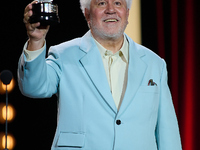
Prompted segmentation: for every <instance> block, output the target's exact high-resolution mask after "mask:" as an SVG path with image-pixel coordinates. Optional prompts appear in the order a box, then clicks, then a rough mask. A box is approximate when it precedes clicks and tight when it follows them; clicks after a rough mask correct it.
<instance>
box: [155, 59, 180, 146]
mask: <svg viewBox="0 0 200 150" xmlns="http://www.w3.org/2000/svg"><path fill="white" fill-rule="evenodd" d="M167 80H168V79H167V69H166V63H165V62H164V63H163V71H162V75H161V81H160V82H161V86H160V92H161V93H160V102H159V110H158V120H157V127H156V138H157V145H158V150H182V148H181V140H180V134H179V128H178V122H177V118H176V114H175V110H174V106H173V102H172V97H171V93H170V90H169V87H168V83H167V82H168V81H167Z"/></svg>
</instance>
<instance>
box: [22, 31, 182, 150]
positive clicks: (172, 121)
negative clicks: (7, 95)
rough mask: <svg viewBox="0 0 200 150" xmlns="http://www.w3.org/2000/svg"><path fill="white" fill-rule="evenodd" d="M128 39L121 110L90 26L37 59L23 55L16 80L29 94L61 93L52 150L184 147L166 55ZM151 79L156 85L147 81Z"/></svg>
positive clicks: (24, 91) (40, 96) (120, 149)
mask: <svg viewBox="0 0 200 150" xmlns="http://www.w3.org/2000/svg"><path fill="white" fill-rule="evenodd" d="M126 37H127V39H128V42H129V67H128V83H127V88H126V93H125V95H124V99H123V102H122V104H121V107H120V110H119V111H118V110H117V108H116V106H115V103H114V100H113V98H112V95H111V92H110V88H109V84H108V81H107V78H106V74H105V70H104V66H103V62H102V59H101V56H100V53H99V50H98V48H97V46H96V45H95V42H94V39H93V38H92V37H91V33H90V31H89V32H88V33H86V34H85V35H84V36H83V37H82V38H77V39H74V40H72V41H68V42H65V43H62V44H60V45H57V46H53V47H51V48H50V50H49V55H48V58H47V59H46V60H45V51H44V52H43V53H42V54H40V55H39V56H38V57H37V58H36V59H34V60H33V61H30V62H27V61H26V57H25V56H24V55H22V56H21V58H20V61H19V69H18V75H19V77H18V81H19V87H20V90H21V92H22V93H23V94H24V95H26V96H29V97H33V98H44V97H51V96H52V95H53V94H57V95H58V125H57V129H56V133H55V137H54V141H53V144H52V150H75V149H77V150H181V142H180V135H179V129H178V123H177V119H176V115H175V111H174V107H173V103H172V98H171V95H170V91H169V88H168V85H167V70H166V64H165V62H164V60H162V59H161V58H160V57H158V56H157V55H156V54H155V53H153V52H152V51H150V50H149V49H147V48H145V47H143V46H141V45H139V44H136V43H135V42H133V40H132V39H130V38H129V37H128V36H127V35H126ZM150 79H153V81H154V82H155V83H156V84H157V86H156V85H155V86H148V82H149V80H150Z"/></svg>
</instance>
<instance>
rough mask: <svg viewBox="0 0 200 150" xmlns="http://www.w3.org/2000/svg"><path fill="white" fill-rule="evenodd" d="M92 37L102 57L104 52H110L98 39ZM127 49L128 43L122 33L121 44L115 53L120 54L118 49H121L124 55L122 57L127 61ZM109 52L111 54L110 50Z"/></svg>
mask: <svg viewBox="0 0 200 150" xmlns="http://www.w3.org/2000/svg"><path fill="white" fill-rule="evenodd" d="M93 39H94V41H95V43H96V45H97V47H98V49H99V52H100V54H101V56H102V58H103V57H104V56H105V54H106V53H110V52H111V51H110V50H107V49H105V48H104V47H103V46H102V45H101V44H100V43H99V42H98V41H96V40H95V38H94V37H93ZM128 50H129V43H128V40H127V38H126V36H125V35H124V41H123V45H122V47H121V49H120V50H119V51H118V52H117V53H118V54H120V51H121V53H122V54H123V56H124V58H125V59H126V61H127V62H128V59H129V58H128ZM109 51H110V52H109ZM111 54H112V52H111Z"/></svg>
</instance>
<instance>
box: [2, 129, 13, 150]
mask: <svg viewBox="0 0 200 150" xmlns="http://www.w3.org/2000/svg"><path fill="white" fill-rule="evenodd" d="M7 140H8V141H7V148H8V149H9V150H12V149H14V147H15V138H14V137H13V136H12V135H10V134H8V136H7ZM5 141H6V136H5V134H3V133H1V134H0V149H5Z"/></svg>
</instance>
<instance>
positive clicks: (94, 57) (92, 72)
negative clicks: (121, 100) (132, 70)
mask: <svg viewBox="0 0 200 150" xmlns="http://www.w3.org/2000/svg"><path fill="white" fill-rule="evenodd" d="M80 49H81V50H83V51H84V52H86V54H85V56H83V57H82V58H81V59H80V63H81V64H82V66H83V68H84V69H85V71H86V72H87V74H88V76H89V78H90V79H91V81H92V82H93V84H94V86H95V88H96V89H97V91H98V92H99V93H100V95H101V96H102V97H103V99H104V100H105V102H106V103H107V104H108V105H109V106H110V108H111V109H112V110H113V111H114V112H115V113H117V108H116V106H115V103H114V100H113V97H112V94H111V92H110V88H109V84H108V81H107V77H106V74H105V69H104V66H103V62H102V58H101V55H100V52H99V50H98V48H97V46H96V44H95V42H94V40H93V38H92V37H91V33H90V32H87V33H86V35H84V37H83V38H82V39H81V43H80Z"/></svg>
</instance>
